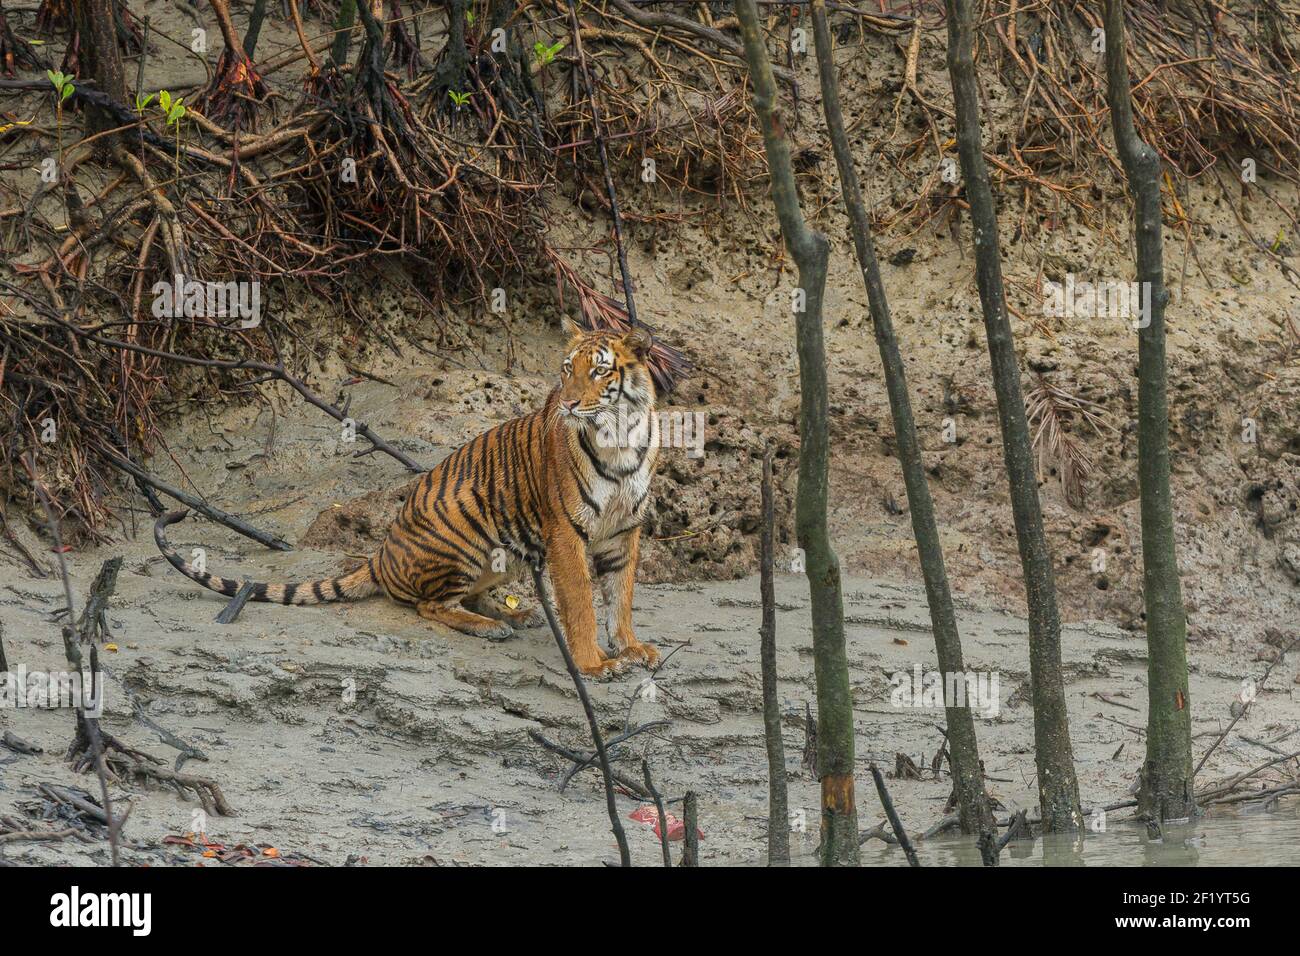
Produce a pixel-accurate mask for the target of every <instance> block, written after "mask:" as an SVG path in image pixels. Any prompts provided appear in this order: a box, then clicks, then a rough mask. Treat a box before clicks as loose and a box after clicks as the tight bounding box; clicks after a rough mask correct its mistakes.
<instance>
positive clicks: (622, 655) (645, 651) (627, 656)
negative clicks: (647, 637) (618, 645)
mask: <svg viewBox="0 0 1300 956" xmlns="http://www.w3.org/2000/svg"><path fill="white" fill-rule="evenodd" d="M617 660H621V661H630V662H632V663H639V664H644V665H645V666H646V667H654V666H655V665H656V664H658V663H659V648H657V647H655V646H654V645H653V644H643V643H641V642H640V641H638V640H637V639H636V638H632V639H631V640H629V641H628V642H627V645H626V646H625V647H624V648H623V649H622V650H621V651H619V652H618V657H617Z"/></svg>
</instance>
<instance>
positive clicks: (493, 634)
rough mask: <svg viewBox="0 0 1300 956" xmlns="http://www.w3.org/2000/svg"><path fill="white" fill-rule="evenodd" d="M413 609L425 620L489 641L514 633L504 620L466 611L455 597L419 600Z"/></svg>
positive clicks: (502, 638)
mask: <svg viewBox="0 0 1300 956" xmlns="http://www.w3.org/2000/svg"><path fill="white" fill-rule="evenodd" d="M415 609H416V610H417V611H418V612H419V613H420V617H422V618H424V619H425V620H428V621H435V622H436V623H438V624H441V625H443V626H444V627H449V628H451V629H452V630H453V631H459V632H460V633H462V634H469V635H471V636H473V637H483V638H487V639H488V640H489V641H504V640H505V639H506V638H508V637H510V636H511V635H513V634H514V628H512V627H511V626H510V625H509V624H508V623H506V622H505V621H494V620H492V618H490V617H484V616H483V615H482V614H475V613H474V612H473V611H467V610H465V609H464V608H463V607H459V606H458V603H457V600H456V599H455V598H452V599H451V600H450V601H447V600H430V601H421V602H419V603H418V604H416V605H415Z"/></svg>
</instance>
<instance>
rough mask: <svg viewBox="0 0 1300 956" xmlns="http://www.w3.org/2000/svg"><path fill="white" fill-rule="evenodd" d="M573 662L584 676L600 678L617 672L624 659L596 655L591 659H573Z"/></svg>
mask: <svg viewBox="0 0 1300 956" xmlns="http://www.w3.org/2000/svg"><path fill="white" fill-rule="evenodd" d="M574 663H575V664H576V665H577V667H578V670H580V671H582V674H583V676H584V677H590V678H593V679H600V678H602V677H612V676H613V675H615V674H617V673H618V672H619V671H621V670H622V669H623V665H624V663H625V661H624V660H623V658H622V657H597V658H594V659H591V660H575V661H574Z"/></svg>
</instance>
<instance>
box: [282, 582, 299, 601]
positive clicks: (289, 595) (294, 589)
mask: <svg viewBox="0 0 1300 956" xmlns="http://www.w3.org/2000/svg"><path fill="white" fill-rule="evenodd" d="M297 593H298V585H296V584H286V585H285V586H284V597H282V598H281V599H280V603H282V604H292V603H293V596H294V595H295V594H297Z"/></svg>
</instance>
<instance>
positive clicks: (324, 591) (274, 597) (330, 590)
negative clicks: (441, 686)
mask: <svg viewBox="0 0 1300 956" xmlns="http://www.w3.org/2000/svg"><path fill="white" fill-rule="evenodd" d="M188 514H189V511H170V512H168V513H167V514H165V515H162V516H161V517H160V518H159V519H158V520H157V521H156V522H154V526H153V539H154V541H155V542H157V544H158V550H159V551H161V552H162V555H163V557H164V558H166V559H167V561H168V562H169V563H170V564H171V566H172V567H173V568H175V569H176V570H177V571H179V572H180V573H181V574H183V575H185V576H186V577H187V578H189V579H190V580H191V581H197V582H198V583H199V584H201V585H203V586H204V587H205V588H207V589H208V590H210V591H216V592H217V593H218V594H224V595H225V596H226V597H234V596H235V595H236V594H237V593H238V591H239V589H240V587H241V586H242V585H243V582H242V581H236V580H234V579H232V578H222V577H217V576H216V575H214V574H209V573H208V572H207V571H200V570H198V569H197V568H196V567H194V565H192V564H190V563H189V562H188V561H186V560H185V559H184V558H182V557H181V556H180V555H179V554H177V553H176V550H175V549H174V548H173V547H172V546H171V545H169V544H168V543H167V539H166V537H165V536H164V534H163V529H164V528H166V527H167V526H168V525H171V524H175V523H176V522H178V521H182V520H184V519H185V517H186V516H187V515H188ZM374 563H375V559H374V558H371V559H370V560H369V561H367V562H366V563H365V564H364V565H362V566H361V567H359V568H357V570H355V571H353V572H351V573H349V574H344V575H340V576H339V577H336V578H323V579H321V580H319V581H307V582H303V583H298V584H254V585H253V593H252V594H251V595H250V596H249V600H250V601H267V602H270V603H272V604H325V603H327V602H330V601H355V600H358V599H360V598H364V597H369V596H370V595H372V594H375V593H377V592H378V591H379V581H378V579H377V578H376V577H375V568H374Z"/></svg>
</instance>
